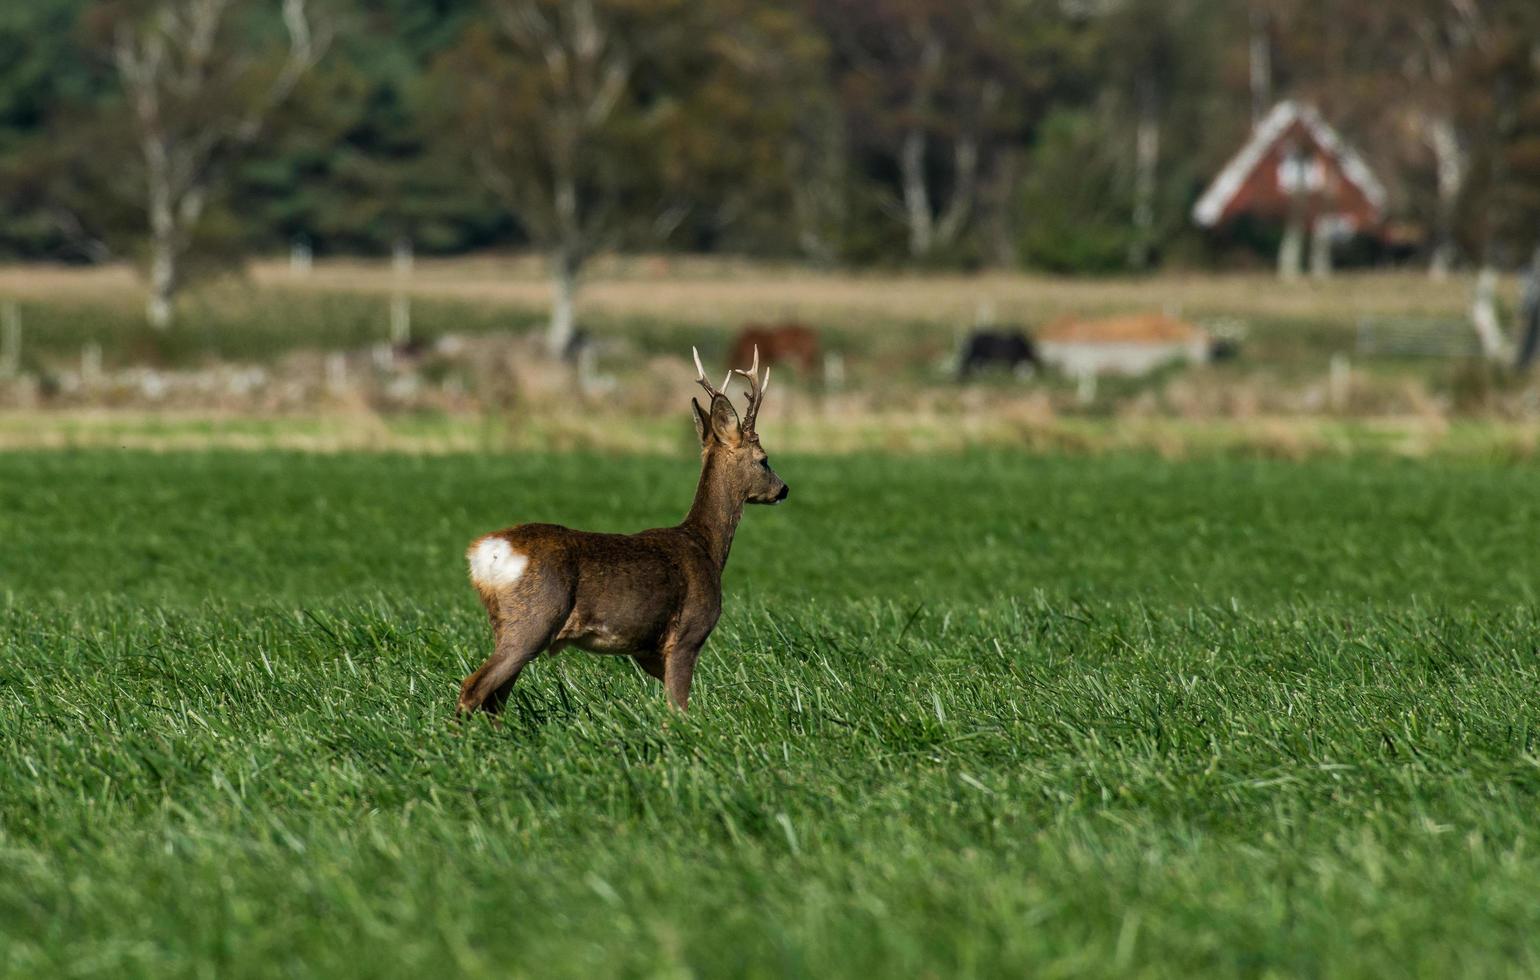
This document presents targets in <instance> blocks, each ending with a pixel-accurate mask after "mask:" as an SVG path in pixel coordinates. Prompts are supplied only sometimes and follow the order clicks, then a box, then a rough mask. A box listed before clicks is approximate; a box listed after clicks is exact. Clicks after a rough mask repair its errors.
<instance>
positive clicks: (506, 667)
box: [455, 614, 562, 715]
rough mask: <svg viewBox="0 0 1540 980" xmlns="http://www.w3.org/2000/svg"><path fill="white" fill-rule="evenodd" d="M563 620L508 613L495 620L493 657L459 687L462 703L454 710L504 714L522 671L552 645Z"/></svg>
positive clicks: (466, 713) (467, 712)
mask: <svg viewBox="0 0 1540 980" xmlns="http://www.w3.org/2000/svg"><path fill="white" fill-rule="evenodd" d="M561 619H562V617H560V616H558V617H554V621H547V619H546V618H544V617H541V618H533V617H528V618H520V617H515V616H509V615H506V614H504V615H500V616H496V617H494V620H495V627H494V628H495V630H496V635H497V644H496V647H495V648H494V649H493V651H492V656H490V657H488V658H487V659H486V662H485V663H483V664H482V665H481V666H480V667H478V668H477V669H476V672H475V673H474V674H471V675H470V676H469V677H467V678H465V680H464V682H462V683H461V684H460V701H459V704H458V705H457V706H456V709H455V710H456V711H457V712H458V713H459V714H462V715H468V714H471V713H472V712H475V711H478V710H479V711H485V712H487V713H488V714H496V713H497V712H499V711H501V710H502V707H503V703H504V702H505V701H507V700H508V695H509V693H510V692H511V691H512V690H513V682H514V681H516V680H518V679H519V672H520V671H522V670H523V669H524V665H525V664H527V663H529V662H530V661H531V660H534V659H535V658H536V657H537V656H539V655H540V651H542V650H544V649H545V648H546V647H547V646H549V645H550V643H551V638H552V637H553V636H555V634H556V631H557V629H558V628H559V627H560V625H561Z"/></svg>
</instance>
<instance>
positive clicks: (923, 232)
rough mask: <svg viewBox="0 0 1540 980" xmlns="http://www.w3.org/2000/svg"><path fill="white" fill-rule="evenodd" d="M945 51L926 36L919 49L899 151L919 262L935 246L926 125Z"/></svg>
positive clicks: (907, 213) (906, 208)
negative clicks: (927, 178) (910, 117)
mask: <svg viewBox="0 0 1540 980" xmlns="http://www.w3.org/2000/svg"><path fill="white" fill-rule="evenodd" d="M942 51H943V48H942V45H941V41H940V39H938V38H936V37H935V36H933V35H932V36H927V37H926V38H925V39H924V43H923V44H922V45H921V47H920V53H919V64H918V65H917V66H916V68H915V73H916V76H917V80H916V82H915V91H914V95H913V97H912V98H911V100H910V106H909V108H910V112H911V114H912V115H913V117H914V120H913V122H911V123H910V126H909V130H908V132H906V133H905V134H904V140H903V143H902V144H901V145H900V147H899V151H898V170H899V176H900V178H901V179H902V181H903V194H904V214H905V217H906V218H907V220H908V223H909V254H910V256H911V257H913V258H917V259H918V258H924V257H925V256H927V255H929V254H930V252H931V249H932V248H934V247H935V244H936V219H935V214H934V212H932V210H931V204H930V189H929V186H928V185H927V184H926V181H925V143H926V135H925V125H926V121H927V120H926V117H927V115H928V114H929V112H930V109H931V94H932V91H933V89H934V86H935V83H936V78H937V75H938V73H939V72H940V70H941V57H942Z"/></svg>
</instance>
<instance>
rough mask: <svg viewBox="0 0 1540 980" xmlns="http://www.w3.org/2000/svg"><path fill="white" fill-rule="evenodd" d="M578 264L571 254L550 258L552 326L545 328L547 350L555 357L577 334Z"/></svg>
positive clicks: (562, 353) (564, 253)
mask: <svg viewBox="0 0 1540 980" xmlns="http://www.w3.org/2000/svg"><path fill="white" fill-rule="evenodd" d="M577 274H578V263H577V260H576V258H575V257H574V256H573V255H572V254H571V253H569V252H565V251H558V252H557V253H556V254H555V255H554V256H552V258H551V322H550V325H549V326H547V327H546V332H545V347H546V350H547V351H548V352H549V353H550V355H551V356H552V357H561V356H562V355H564V354H566V353H567V348H568V347H569V346H570V345H571V344H572V337H573V335H574V334H575V333H576V332H577Z"/></svg>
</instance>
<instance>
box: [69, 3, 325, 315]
mask: <svg viewBox="0 0 1540 980" xmlns="http://www.w3.org/2000/svg"><path fill="white" fill-rule="evenodd" d="M251 6H252V4H251V3H249V2H246V3H241V2H237V0H148V2H145V0H124V2H120V3H113V4H104V5H103V6H102V8H101V9H99V10H98V11H97V12H96V13H95V15H94V17H95V21H96V27H97V29H98V31H99V32H101V33H102V34H104V35H105V36H106V38H107V43H108V44H109V45H110V50H111V54H112V61H113V65H114V67H115V68H116V71H117V77H118V79H119V81H120V83H121V85H122V89H123V94H124V96H125V97H126V99H127V103H128V109H129V113H128V117H129V120H130V124H131V126H132V128H133V134H134V141H135V143H136V144H137V151H138V156H139V161H138V162H139V166H140V168H141V169H140V179H141V181H142V184H141V193H142V200H143V208H144V218H145V221H146V225H147V231H148V242H147V253H148V255H147V263H146V264H147V280H148V297H147V300H146V307H145V314H146V317H147V318H148V320H149V322H150V324H151V325H152V326H154V327H156V328H164V327H166V326H168V325H169V324H170V322H171V319H172V313H173V309H174V304H175V300H176V296H177V293H178V291H179V290H180V289H181V288H182V286H183V285H184V283H185V275H184V271H185V266H186V262H187V258H188V253H189V250H190V249H191V248H192V246H193V242H194V236H195V233H196V231H197V229H198V225H199V222H200V221H201V220H203V218H204V216H205V212H206V210H207V208H208V205H209V201H210V198H211V196H212V195H213V194H214V193H216V191H217V190H218V189H219V186H220V181H221V180H222V179H224V178H225V177H226V176H227V175H228V172H229V167H230V164H231V163H232V161H234V160H235V159H237V158H238V157H239V156H240V155H241V154H242V153H243V152H245V151H246V150H247V149H248V148H250V147H251V145H252V144H253V143H254V142H255V141H256V140H257V139H258V137H259V136H260V135H261V134H262V131H263V127H264V124H265V123H266V122H267V120H268V118H269V116H270V115H271V113H272V112H273V110H274V109H276V108H277V107H278V106H279V105H281V104H282V103H283V102H284V101H285V100H286V99H287V98H288V97H289V96H290V95H291V94H292V92H293V91H294V88H295V86H296V85H297V84H298V83H299V81H300V79H301V78H302V77H303V76H304V75H305V73H306V72H308V71H309V70H310V69H311V68H312V67H314V65H315V64H316V61H317V60H318V59H319V58H320V57H321V55H322V53H323V52H324V51H325V50H326V47H327V44H328V41H329V32H328V31H327V30H325V29H319V30H318V29H317V28H316V27H315V26H314V25H313V24H312V20H311V15H310V11H309V9H308V7H307V0H281V7H280V13H281V15H282V21H283V26H284V32H285V34H286V36H287V40H286V43H285V45H284V47H283V49H282V50H281V51H273V50H271V49H269V48H265V47H263V46H262V45H261V44H259V43H256V42H255V41H253V40H252V39H251V37H252V36H251V33H250V31H249V30H247V29H246V28H247V26H248V25H245V24H241V23H237V21H238V20H239V17H238V15H239V14H242V13H245V12H247V11H249V10H250V8H251ZM275 62H276V64H275Z"/></svg>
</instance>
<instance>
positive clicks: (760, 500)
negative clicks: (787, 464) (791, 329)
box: [690, 347, 791, 504]
mask: <svg viewBox="0 0 1540 980" xmlns="http://www.w3.org/2000/svg"><path fill="white" fill-rule="evenodd" d="M690 352H691V353H692V354H694V356H695V371H696V378H695V381H696V383H697V384H699V385H700V386H701V387H702V388H704V389H706V394H707V395H709V396H710V403H709V404H710V408H709V409H703V408H701V406H700V402H698V401H696V400H695V399H694V398H691V399H690V405H691V407H693V408H694V409H695V433H696V435H698V436H700V444H701V454H702V455H703V456H704V457H705V469H706V470H707V471H708V472H712V473H714V475H715V476H716V478H717V479H719V480H722V481H724V483H725V484H726V488H727V490H728V492H729V493H730V495H731V496H732V497H734V498H735V499H737V500H741V501H743V502H744V503H750V504H775V503H780V502H781V501H782V500H785V499H786V498H787V496H789V495H790V493H791V488H789V487H788V486H786V483H785V481H784V480H782V479H781V478H780V477H779V476H776V474H775V470H772V469H771V468H770V457H769V455H768V454H767V453H766V452H765V450H764V447H762V446H761V445H760V444H759V433H758V432H756V431H755V430H754V421H755V419H757V418H758V417H759V406H760V403H761V402H763V401H764V397H765V389H766V388H768V387H769V386H770V368H769V367H768V366H767V367H766V368H765V375H764V378H763V380H761V378H760V377H759V348H758V347H755V348H754V363H753V364H752V365H751V366H750V367H749V369H748V370H747V371H744V370H741V369H739V368H733V369H732V370H731V371H729V372H728V373H727V378H726V379H725V380H724V381H723V382H722V388H721V390H718V389H717V388H715V387H713V386H712V384H711V382H710V381H708V380H706V371H705V369H704V368H702V367H701V363H700V352H699V351H696V350H695V349H694V348H691V349H690ZM735 374H736V375H739V376H741V377H743V378H745V379H746V380H747V381H748V383H749V393H748V396H747V397H748V409H747V411H746V412H745V413H744V416H743V419H742V421H741V422H740V421H739V419H738V411H737V409H735V408H733V403H732V402H731V401H730V400H729V399H728V397H727V395H726V394H725V392H726V389H727V386H728V385H729V384H730V383H731V382H732V379H733V375H735Z"/></svg>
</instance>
